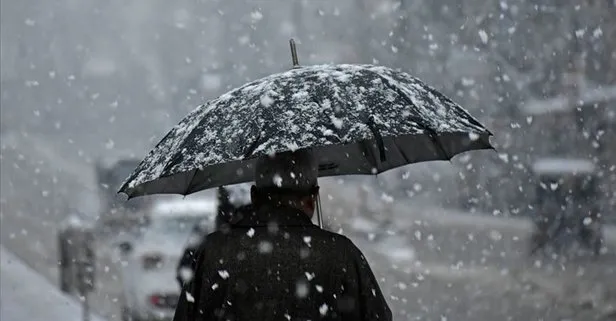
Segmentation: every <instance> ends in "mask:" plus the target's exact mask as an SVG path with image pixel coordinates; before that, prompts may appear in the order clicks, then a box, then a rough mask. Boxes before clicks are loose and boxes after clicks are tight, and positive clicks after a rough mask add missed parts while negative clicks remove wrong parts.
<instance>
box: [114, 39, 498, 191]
mask: <svg viewBox="0 0 616 321" xmlns="http://www.w3.org/2000/svg"><path fill="white" fill-rule="evenodd" d="M291 47H292V52H293V58H294V59H293V60H294V68H293V69H291V70H289V71H286V72H282V73H278V74H273V75H270V76H267V77H265V78H262V79H259V80H256V81H253V82H250V83H248V84H245V85H243V86H242V87H239V88H237V89H234V90H232V91H230V92H228V93H226V94H223V95H222V96H220V97H218V98H216V99H214V100H212V101H209V102H207V103H205V104H203V105H201V106H199V107H198V108H197V109H195V110H194V111H192V112H191V113H190V114H188V115H187V116H186V117H185V118H184V119H182V121H180V123H179V124H178V125H177V126H175V127H174V128H173V129H172V130H171V131H170V132H169V133H168V134H167V135H166V136H165V137H164V138H163V139H162V140H161V141H160V142H159V143H158V145H156V147H155V148H154V149H153V150H152V151H150V153H149V154H148V155H147V156H146V157H145V159H144V160H143V161H142V162H141V164H140V165H139V166H138V167H137V168H136V170H135V171H134V172H133V173H132V174H131V175H130V176H129V178H128V179H127V181H126V182H125V183H124V184H123V186H122V187H121V189H120V192H123V193H126V194H127V195H128V196H129V198H130V197H136V196H141V195H148V194H161V193H172V194H183V195H187V194H191V193H194V192H197V191H200V190H205V189H209V188H213V187H217V186H222V185H228V184H236V183H242V182H249V181H252V180H253V179H254V177H253V166H254V162H255V161H256V159H257V158H258V157H259V156H263V155H271V154H273V153H280V152H284V151H290V150H298V149H304V148H309V149H311V150H312V151H313V152H314V153H315V155H316V156H317V158H318V160H319V176H321V177H323V176H334V175H354V174H378V173H381V172H384V171H387V170H389V169H392V168H395V167H399V166H403V165H406V164H411V163H416V162H422V161H430V160H449V159H451V158H452V157H453V156H454V155H456V154H459V153H462V152H466V151H470V150H478V149H491V148H492V147H491V145H490V142H489V136H491V133H490V132H489V131H488V130H487V129H486V128H485V127H484V126H483V125H482V124H480V123H479V122H478V121H477V120H476V119H475V118H473V117H472V116H471V115H470V114H469V113H468V112H467V111H466V110H464V109H463V108H462V107H460V106H459V105H458V104H456V103H454V102H453V101H452V100H450V99H449V98H447V97H445V96H444V95H443V94H441V93H440V92H438V91H437V90H435V89H434V88H432V87H430V86H428V85H426V84H424V83H423V82H422V81H420V80H419V79H417V78H414V77H412V76H410V75H408V74H406V73H404V72H400V71H395V70H392V69H390V68H386V67H381V66H374V65H351V64H346V65H345V64H342V65H315V66H307V67H299V66H298V64H297V56H296V54H295V50H294V45H293V42H292V43H291Z"/></svg>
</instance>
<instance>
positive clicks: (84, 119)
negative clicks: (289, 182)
mask: <svg viewBox="0 0 616 321" xmlns="http://www.w3.org/2000/svg"><path fill="white" fill-rule="evenodd" d="M614 17H616V3H615V1H613V0H604V1H575V2H563V1H555V0H543V1H531V0H518V1H511V0H509V1H505V0H500V1H496V0H490V1H477V0H469V1H464V2H463V3H462V2H460V1H453V0H430V1H428V0H415V1H408V0H401V1H388V0H379V1H368V0H340V1H335V2H333V1H306V0H294V1H282V0H268V1H264V0H262V1H256V0H254V1H248V0H247V1H222V0H210V1H195V0H193V1H188V0H178V1H173V2H169V1H151V0H134V1H131V2H126V1H118V0H110V1H104V2H101V1H94V0H81V1H72V0H53V1H50V0H45V1H43V0H29V1H3V2H2V4H1V10H0V20H1V28H0V36H1V38H0V40H1V44H2V45H1V47H0V49H1V53H0V54H1V61H0V75H1V88H0V90H1V100H0V104H1V105H0V106H1V110H0V112H1V115H0V121H1V124H0V130H1V137H0V140H1V158H0V161H1V168H0V170H1V175H0V176H1V178H0V180H1V186H0V194H1V195H0V211H1V214H0V219H1V224H0V229H1V242H2V245H3V246H4V247H5V248H6V250H8V251H10V252H12V253H14V254H15V255H16V256H18V257H19V258H20V259H21V260H23V261H24V262H25V264H27V265H28V266H30V267H31V268H32V269H33V270H35V271H36V272H37V273H40V274H41V275H42V276H44V277H45V278H46V279H47V280H48V281H50V282H52V283H56V282H57V279H58V273H57V251H56V243H57V242H56V238H55V237H56V232H57V228H58V224H59V222H60V221H61V220H62V219H64V218H65V217H66V215H67V213H68V212H69V211H70V210H72V209H79V210H80V211H82V212H84V213H87V214H88V215H92V216H96V215H97V213H98V211H99V209H100V204H99V201H98V198H97V196H98V192H97V190H98V187H97V186H96V183H95V180H94V164H95V162H97V161H99V160H101V159H105V160H109V159H110V160H115V159H118V158H121V157H137V158H140V157H143V156H144V154H145V153H146V151H147V150H149V149H150V148H151V147H153V145H154V144H155V143H156V142H158V140H160V139H161V138H162V137H163V135H164V134H165V133H166V132H167V131H168V130H169V129H170V128H171V127H172V126H173V125H174V124H175V123H176V122H177V121H178V120H179V119H181V118H182V117H183V116H184V115H185V114H186V113H188V112H189V111H190V110H192V109H193V108H194V107H195V106H196V105H198V104H199V103H201V102H203V101H204V100H207V99H211V98H214V97H216V96H217V95H220V94H222V93H224V92H225V91H227V90H229V89H231V88H233V87H235V86H239V85H241V84H242V83H244V82H246V81H248V80H253V79H256V78H258V77H262V76H265V75H267V74H269V73H274V72H279V71H281V70H286V69H288V68H289V67H290V64H291V60H290V55H289V51H288V39H289V38H291V37H293V38H295V39H296V41H297V42H298V50H299V58H300V63H302V64H305V65H307V64H316V63H329V62H335V63H376V64H383V65H387V66H391V67H395V68H401V69H403V70H405V71H408V72H409V73H411V74H412V75H414V76H417V77H419V78H421V79H422V80H424V81H425V82H427V83H428V84H430V85H432V86H434V87H436V88H438V89H439V90H441V91H442V92H444V93H445V94H447V95H448V96H450V97H451V98H453V99H454V100H455V101H456V102H458V103H460V104H461V105H462V106H464V107H466V108H467V109H468V110H469V111H470V112H471V113H472V114H473V115H475V116H476V117H478V118H479V119H480V120H481V121H482V122H484V123H485V124H486V125H487V126H488V128H489V129H490V130H491V131H492V132H494V133H495V137H494V140H493V142H494V144H495V146H496V147H497V149H498V153H494V152H489V151H484V152H476V153H472V154H466V155H462V156H459V157H457V158H456V159H454V160H453V161H452V162H433V163H425V164H416V165H412V166H408V167H405V168H402V169H399V170H393V171H391V172H388V173H385V174H383V175H380V176H379V177H350V178H335V179H334V178H332V179H324V180H322V181H321V184H322V185H323V186H324V187H323V189H324V192H325V193H324V195H325V196H324V197H323V199H324V202H325V203H326V204H325V210H326V213H327V214H326V216H327V217H326V219H327V220H329V221H330V222H331V224H332V226H335V228H336V229H339V228H342V231H343V232H344V233H346V234H349V236H351V238H352V239H353V240H354V241H356V242H357V244H358V245H359V247H360V248H361V249H362V250H363V251H365V252H366V255H367V256H368V257H369V259H371V262H372V264H373V268H374V270H375V273H376V274H377V277H378V278H379V279H380V280H381V281H382V286H383V288H384V292H385V294H386V296H387V298H388V300H389V302H390V304H391V305H392V307H393V308H394V310H395V316H396V317H397V319H399V320H439V321H442V320H469V321H470V320H535V319H541V320H555V321H556V320H592V318H595V317H597V318H599V316H601V315H604V317H603V319H604V320H608V319H607V318H608V317H605V315H607V314H608V313H610V312H609V311H613V309H614V306H615V303H614V301H615V300H616V299H615V296H616V295H614V292H615V291H616V285H615V284H614V283H616V281H614V280H616V276H614V274H613V273H616V272H614V270H613V269H614V266H615V265H616V264H614V263H616V261H615V260H614V258H613V255H611V254H610V253H611V252H609V251H608V254H609V255H606V257H605V258H602V259H601V260H599V261H596V262H570V263H568V264H567V265H566V266H564V267H563V266H556V267H552V269H550V268H549V267H547V268H546V267H545V266H544V265H541V264H538V263H537V264H536V262H533V261H532V260H529V259H527V258H526V257H525V256H524V251H525V250H526V248H527V245H526V241H527V239H528V236H529V233H530V229H531V226H530V223H529V221H528V220H527V219H526V218H525V217H526V216H527V215H528V212H529V211H528V208H529V203H531V201H532V197H533V196H532V195H533V193H534V189H535V183H534V181H533V180H532V176H531V174H530V173H529V170H528V166H529V164H530V162H531V161H532V160H533V159H536V158H537V157H539V156H546V155H555V154H556V155H564V156H572V157H586V158H589V159H592V160H593V161H595V162H596V163H597V165H598V166H599V168H600V171H601V184H602V193H601V195H600V197H599V198H598V199H597V202H598V203H600V204H602V205H601V206H602V207H603V209H605V212H606V213H607V214H609V215H606V217H605V218H606V220H607V221H610V222H612V224H613V222H616V218H615V217H616V214H614V208H616V165H615V163H614V159H615V157H616V148H614V144H613V141H614V139H616V125H615V122H614V118H616V117H615V105H616V102H615V101H616V55H615V54H614V52H616V20H615V19H614ZM571 105H573V106H578V105H585V106H588V105H590V107H591V108H585V109H580V110H581V111H580V112H579V113H573V114H568V116H563V117H561V116H554V115H553V114H549V115H548V116H541V111H542V110H546V109H555V110H558V109H566V108H567V106H571ZM537 110H538V111H539V112H537ZM582 110H583V111H582ZM610 142H611V143H610ZM482 213H487V214H482ZM375 226H376V227H375ZM375 230H377V231H381V234H382V235H375V233H374V231H375ZM613 231H614V230H613V227H608V228H607V233H606V234H607V239H608V248H609V247H610V246H611V247H612V248H613V247H614V246H616V241H614V232H613ZM610 242H611V243H610ZM405 249H407V250H405ZM104 252H105V251H103V250H101V253H103V254H104ZM396 253H397V254H396ZM103 257H104V258H105V259H102V260H101V261H100V262H98V264H101V268H100V269H99V271H102V272H101V274H102V275H100V276H99V284H98V288H97V292H96V293H95V295H94V297H95V308H96V310H97V311H98V312H99V313H100V314H101V315H104V316H105V317H107V318H109V319H117V318H118V311H117V308H118V307H117V301H118V298H117V297H118V291H119V285H118V282H119V281H118V280H117V276H116V275H115V274H114V273H117V271H116V270H115V268H114V265H115V262H113V258H111V257H107V256H105V255H103ZM409 258H410V260H409ZM418 262H420V263H418ZM6 264H8V263H6V262H5V261H4V260H3V261H2V266H1V272H2V274H1V275H0V277H1V278H2V283H3V288H2V302H3V303H2V306H3V309H4V307H5V306H6V302H9V301H6V300H8V299H5V298H6V295H9V294H10V292H11V291H6V290H5V287H4V283H5V278H6V279H8V278H10V276H9V272H10V271H9V269H8V268H7V267H6V266H7V265H6ZM105 267H107V268H105ZM563 269H564V271H563ZM580 269H582V270H580ZM580 271H581V272H580ZM171 281H172V280H170V282H171ZM16 300H19V302H24V301H25V300H26V299H24V298H23V297H21V298H19V299H16ZM32 300H34V301H35V302H29V303H28V304H30V305H27V304H26V303H25V302H24V306H23V309H24V310H25V309H31V307H32V305H34V306H38V307H39V308H40V309H41V310H43V309H46V306H45V304H44V301H42V300H40V301H37V300H36V299H35V298H32ZM10 302H13V301H10ZM610 309H611V310H610ZM3 313H4V310H3ZM2 316H3V317H2V319H3V320H9V321H10V320H19V318H17V317H10V316H9V317H5V315H4V314H3V315H2Z"/></svg>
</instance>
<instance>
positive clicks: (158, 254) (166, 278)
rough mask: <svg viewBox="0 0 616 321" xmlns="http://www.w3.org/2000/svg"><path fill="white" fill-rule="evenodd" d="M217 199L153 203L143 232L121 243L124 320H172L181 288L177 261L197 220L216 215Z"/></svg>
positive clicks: (200, 220)
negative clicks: (131, 240) (133, 238)
mask: <svg viewBox="0 0 616 321" xmlns="http://www.w3.org/2000/svg"><path fill="white" fill-rule="evenodd" d="M216 203H217V202H216V200H215V199H178V200H172V201H171V200H166V201H161V202H158V203H154V204H153V205H152V207H151V208H150V209H149V213H148V215H147V216H146V222H145V224H144V226H143V227H142V228H141V233H140V235H139V236H138V238H137V239H136V240H134V241H133V242H124V243H121V245H120V247H121V249H120V251H121V253H122V254H121V269H120V270H121V276H122V285H123V289H122V296H121V300H122V301H121V304H122V320H132V321H137V320H151V319H154V320H171V319H172V318H173V312H174V309H175V305H176V304H177V301H178V298H179V295H180V288H179V287H178V285H177V282H176V281H175V277H176V267H177V262H178V261H179V260H180V256H181V255H182V250H183V247H184V244H186V242H187V240H188V238H189V237H190V234H191V231H192V230H193V229H194V227H195V226H196V225H197V224H200V223H201V224H202V223H203V222H204V221H210V222H211V223H210V224H212V225H213V224H214V220H215V217H216V209H217V206H216Z"/></svg>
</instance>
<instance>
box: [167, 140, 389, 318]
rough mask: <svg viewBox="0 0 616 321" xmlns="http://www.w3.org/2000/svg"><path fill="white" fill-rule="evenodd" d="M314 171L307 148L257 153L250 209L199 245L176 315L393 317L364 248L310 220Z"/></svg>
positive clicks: (314, 197) (315, 164) (315, 195)
mask: <svg viewBox="0 0 616 321" xmlns="http://www.w3.org/2000/svg"><path fill="white" fill-rule="evenodd" d="M317 177H318V166H317V162H316V161H315V159H314V158H313V157H312V155H311V153H310V152H308V151H295V152H286V153H280V154H275V155H274V156H272V157H270V156H265V157H262V158H259V159H257V161H256V165H255V184H254V186H252V188H251V199H252V206H253V208H252V211H250V212H248V213H246V212H244V213H240V217H239V218H238V221H237V222H235V223H234V224H232V225H231V226H230V228H229V230H228V231H217V232H214V233H211V234H209V235H208V236H207V237H206V238H205V240H204V242H203V243H202V244H201V245H200V246H199V249H198V250H197V253H196V258H197V259H196V261H195V274H194V276H193V278H192V279H191V280H190V281H189V282H188V283H187V284H186V285H185V286H184V288H183V290H182V293H181V295H180V298H179V302H178V304H177V306H176V311H175V315H174V319H173V320H174V321H189V320H190V321H193V320H199V321H202V320H203V321H205V320H234V321H243V320H320V319H326V320H391V319H392V313H391V310H390V309H389V306H388V305H387V302H386V301H385V298H384V297H383V294H382V292H381V289H380V288H379V284H378V282H377V280H376V278H375V277H374V274H373V273H372V270H371V268H370V266H369V264H368V262H367V261H366V259H365V257H364V256H363V254H362V252H361V251H360V250H359V249H358V248H357V247H356V246H355V245H354V244H353V243H352V242H351V241H350V240H349V239H348V238H346V237H345V236H343V235H339V234H336V233H332V232H329V231H326V230H322V229H320V228H319V227H317V226H316V225H315V224H313V223H312V216H313V214H314V211H315V203H316V197H317V195H318V191H319V187H318V185H317Z"/></svg>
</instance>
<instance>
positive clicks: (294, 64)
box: [289, 38, 300, 69]
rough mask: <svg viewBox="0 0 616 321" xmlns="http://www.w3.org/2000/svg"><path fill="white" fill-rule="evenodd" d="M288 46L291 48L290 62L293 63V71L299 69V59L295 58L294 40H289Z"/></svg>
mask: <svg viewBox="0 0 616 321" xmlns="http://www.w3.org/2000/svg"><path fill="white" fill-rule="evenodd" d="M289 45H290V46H291V60H292V62H293V69H295V68H299V67H300V65H299V59H298V58H297V48H296V47H295V40H293V38H291V40H289Z"/></svg>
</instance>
